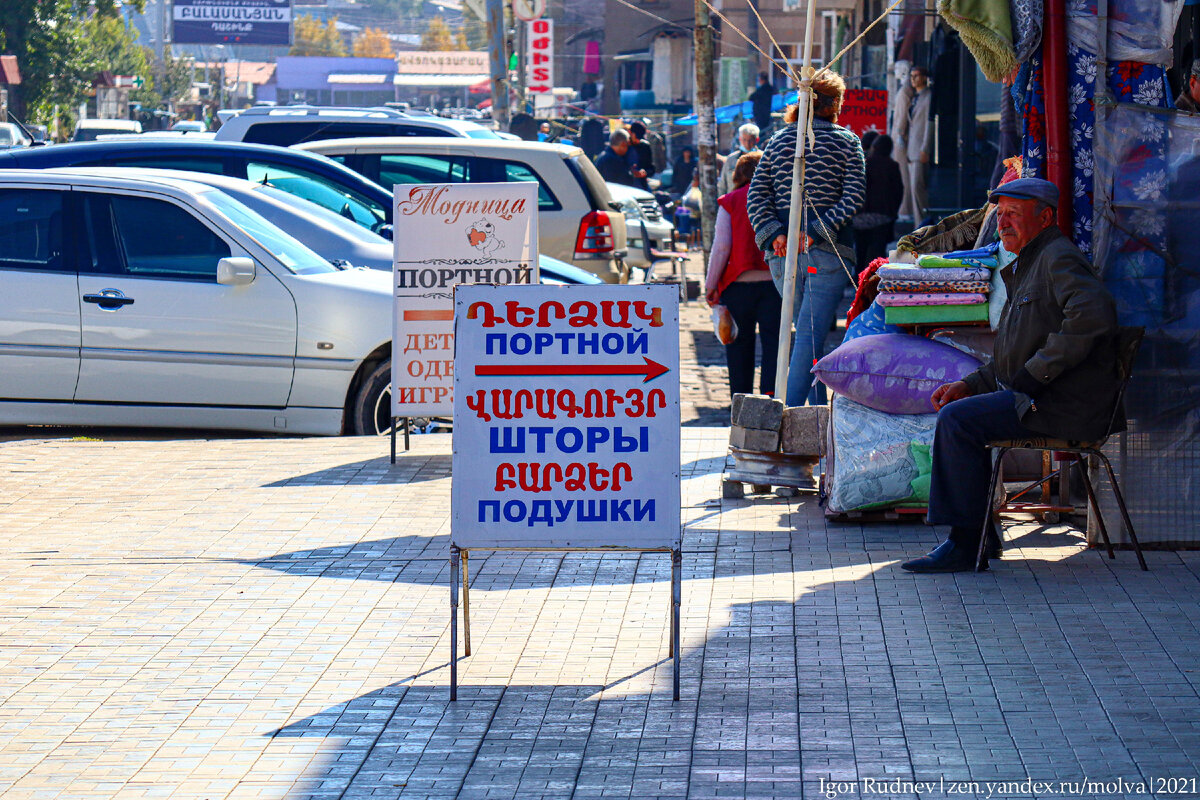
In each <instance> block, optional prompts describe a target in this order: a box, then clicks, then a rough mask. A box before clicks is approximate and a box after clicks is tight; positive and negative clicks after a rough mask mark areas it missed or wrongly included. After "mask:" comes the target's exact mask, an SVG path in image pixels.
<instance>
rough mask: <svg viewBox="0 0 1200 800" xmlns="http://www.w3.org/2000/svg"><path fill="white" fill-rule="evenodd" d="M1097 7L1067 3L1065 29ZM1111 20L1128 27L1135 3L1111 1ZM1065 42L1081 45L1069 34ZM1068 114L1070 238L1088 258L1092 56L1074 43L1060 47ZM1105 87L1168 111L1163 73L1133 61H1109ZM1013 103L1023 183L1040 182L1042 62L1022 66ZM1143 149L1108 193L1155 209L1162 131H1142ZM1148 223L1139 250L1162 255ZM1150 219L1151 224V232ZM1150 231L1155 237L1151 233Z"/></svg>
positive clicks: (1160, 192)
mask: <svg viewBox="0 0 1200 800" xmlns="http://www.w3.org/2000/svg"><path fill="white" fill-rule="evenodd" d="M1096 13H1097V11H1096V0H1068V7H1067V25H1068V28H1071V27H1072V26H1073V25H1074V26H1076V27H1077V26H1078V23H1075V22H1073V20H1087V19H1094V18H1095V17H1096ZM1109 13H1110V15H1111V16H1112V18H1113V19H1117V20H1122V21H1125V22H1131V21H1133V20H1132V17H1134V16H1136V15H1137V14H1138V13H1141V12H1139V10H1138V7H1137V3H1136V2H1129V0H1124V1H1123V0H1114V1H1113V2H1110V3H1109ZM1070 38H1071V39H1072V40H1076V39H1086V37H1084V36H1077V35H1076V32H1072V35H1071V36H1070ZM1067 64H1068V76H1067V107H1068V111H1069V116H1070V126H1071V152H1072V153H1073V154H1074V162H1073V164H1072V167H1073V174H1074V179H1073V188H1072V192H1071V203H1072V209H1071V210H1072V232H1073V236H1072V238H1073V239H1074V241H1075V244H1076V245H1078V247H1079V249H1080V250H1082V251H1083V253H1084V255H1086V256H1087V257H1089V258H1091V257H1092V229H1093V218H1092V217H1093V210H1094V209H1093V199H1094V195H1093V189H1094V185H1093V184H1094V180H1095V158H1094V154H1093V148H1094V144H1095V137H1096V109H1095V95H1096V54H1095V52H1094V51H1093V50H1090V49H1087V48H1086V47H1082V46H1080V45H1079V44H1078V43H1077V41H1069V42H1068V44H1067ZM1108 86H1109V89H1110V91H1111V92H1112V94H1113V98H1114V99H1115V100H1116V101H1117V102H1126V103H1138V104H1140V105H1148V106H1155V107H1159V108H1169V107H1171V101H1170V98H1169V96H1168V94H1167V91H1166V86H1167V83H1166V72H1165V71H1164V70H1163V68H1162V67H1159V66H1154V65H1151V64H1143V63H1139V62H1136V61H1117V62H1110V64H1109V74H1108ZM1012 91H1013V98H1014V99H1015V100H1016V106H1017V110H1018V112H1019V113H1020V115H1021V118H1022V124H1023V126H1024V130H1023V136H1022V155H1023V156H1024V171H1023V177H1039V178H1043V177H1046V98H1045V82H1044V76H1043V69H1042V58H1041V55H1040V54H1039V55H1034V56H1033V57H1031V58H1030V59H1029V61H1028V62H1026V63H1025V64H1024V65H1022V67H1021V70H1020V72H1019V73H1018V76H1017V80H1016V81H1015V82H1014V83H1013V89H1012ZM1143 134H1144V142H1145V147H1144V148H1141V149H1140V151H1138V152H1135V153H1134V154H1133V158H1132V159H1131V160H1130V161H1128V162H1127V163H1125V164H1124V165H1123V168H1122V173H1121V174H1120V175H1118V176H1117V185H1116V186H1114V187H1113V193H1114V197H1113V199H1114V200H1117V195H1118V194H1119V193H1120V192H1121V191H1122V189H1123V188H1125V189H1127V190H1128V191H1129V192H1131V193H1133V194H1134V195H1135V196H1136V198H1137V199H1138V200H1140V201H1142V202H1145V203H1148V204H1160V203H1161V202H1162V200H1163V198H1164V196H1165V192H1166V185H1167V175H1166V160H1165V158H1164V156H1163V150H1164V147H1165V144H1166V126H1165V124H1158V125H1155V124H1147V125H1146V126H1145V129H1144V131H1143ZM1142 216H1144V217H1146V218H1147V219H1145V220H1141V222H1146V223H1149V225H1150V227H1149V228H1147V229H1145V232H1147V233H1150V234H1151V236H1150V237H1148V239H1147V242H1146V243H1147V244H1149V245H1151V247H1142V248H1140V249H1141V250H1142V251H1149V250H1152V249H1153V248H1154V247H1159V248H1160V249H1161V246H1162V243H1163V242H1161V241H1159V239H1161V237H1160V236H1158V235H1157V234H1158V233H1161V232H1162V229H1163V227H1164V226H1163V224H1162V223H1161V215H1159V214H1156V213H1155V212H1154V211H1152V210H1147V211H1146V213H1145V214H1144V215H1142ZM1153 218H1158V220H1159V222H1158V224H1157V225H1155V223H1154V220H1153ZM1155 227H1157V228H1158V231H1155V230H1154V228H1155Z"/></svg>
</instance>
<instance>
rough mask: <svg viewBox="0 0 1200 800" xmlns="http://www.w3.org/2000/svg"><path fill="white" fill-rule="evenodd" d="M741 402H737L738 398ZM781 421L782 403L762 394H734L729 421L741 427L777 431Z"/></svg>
mask: <svg viewBox="0 0 1200 800" xmlns="http://www.w3.org/2000/svg"><path fill="white" fill-rule="evenodd" d="M739 397H740V398H741V402H738V398H739ZM782 421H783V403H781V402H779V401H778V400H776V399H774V398H771V397H767V396H766V395H763V394H742V395H734V398H733V413H732V415H731V420H730V422H731V423H732V424H734V425H740V426H741V427H743V428H757V429H758V430H760V431H777V430H779V424H780V423H781V422H782Z"/></svg>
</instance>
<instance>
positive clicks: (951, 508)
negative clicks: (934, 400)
mask: <svg viewBox="0 0 1200 800" xmlns="http://www.w3.org/2000/svg"><path fill="white" fill-rule="evenodd" d="M1039 436H1043V434H1040V433H1036V432H1035V431H1031V430H1030V429H1029V428H1026V427H1025V426H1024V425H1022V424H1021V420H1020V419H1019V418H1018V417H1017V409H1016V397H1015V395H1014V394H1013V393H1012V392H1010V391H1003V392H990V393H989V394H980V395H975V396H974V397H967V398H964V399H962V400H955V401H954V402H953V403H950V404H949V405H947V406H945V407H944V408H942V410H941V411H939V412H938V418H937V428H936V429H935V430H934V434H933V476H932V483H931V485H930V488H929V522H930V524H932V525H950V526H952V527H951V530H950V539H951V541H953V542H954V543H955V544H956V545H959V546H962V547H965V548H967V551H968V552H974V549H975V548H977V547H978V546H979V533H980V531H982V530H983V523H984V521H985V520H986V519H987V518H988V514H989V513H990V511H991V508H990V506H991V498H990V497H988V489H989V486H988V479H989V478H990V477H991V474H992V453H991V451H990V450H988V449H987V448H986V447H985V445H986V444H987V443H988V442H994V441H997V440H1000V439H1022V438H1029V437H1039Z"/></svg>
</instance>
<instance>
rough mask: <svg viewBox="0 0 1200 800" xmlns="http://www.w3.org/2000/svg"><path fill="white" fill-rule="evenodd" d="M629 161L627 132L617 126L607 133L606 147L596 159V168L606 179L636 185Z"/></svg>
mask: <svg viewBox="0 0 1200 800" xmlns="http://www.w3.org/2000/svg"><path fill="white" fill-rule="evenodd" d="M630 163H631V162H630V159H629V134H628V133H626V132H625V131H624V130H622V129H620V128H618V129H617V130H615V131H613V132H612V133H611V134H610V135H609V137H608V147H605V148H604V152H603V153H601V154H600V156H599V157H598V158H597V159H596V169H597V170H599V171H600V176H601V177H602V178H604V180H606V181H611V182H612V183H623V184H625V185H626V186H637V174H636V173H635V172H634V171H633V170H632V169H630ZM633 165H634V166H636V162H633Z"/></svg>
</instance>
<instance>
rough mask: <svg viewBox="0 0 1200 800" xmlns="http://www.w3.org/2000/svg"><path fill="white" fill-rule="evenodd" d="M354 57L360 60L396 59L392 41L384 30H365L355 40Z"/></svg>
mask: <svg viewBox="0 0 1200 800" xmlns="http://www.w3.org/2000/svg"><path fill="white" fill-rule="evenodd" d="M354 55H356V56H358V57H359V58H395V57H396V52H395V51H394V50H392V40H391V39H389V38H388V35H387V32H386V31H384V30H383V29H382V28H363V32H362V33H360V34H359V35H358V36H357V37H356V38H355V40H354Z"/></svg>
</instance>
